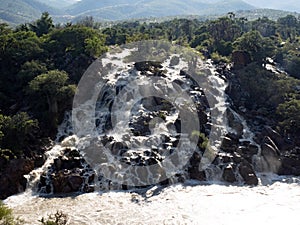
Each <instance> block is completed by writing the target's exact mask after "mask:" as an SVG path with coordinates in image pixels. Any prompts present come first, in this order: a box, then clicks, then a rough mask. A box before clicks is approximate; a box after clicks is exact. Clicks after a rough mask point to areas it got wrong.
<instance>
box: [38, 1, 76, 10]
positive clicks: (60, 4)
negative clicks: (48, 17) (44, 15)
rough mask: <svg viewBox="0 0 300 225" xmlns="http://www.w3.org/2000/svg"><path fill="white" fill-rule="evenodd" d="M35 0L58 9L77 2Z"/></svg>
mask: <svg viewBox="0 0 300 225" xmlns="http://www.w3.org/2000/svg"><path fill="white" fill-rule="evenodd" d="M37 1H39V2H42V3H44V4H46V5H49V6H51V7H53V8H58V9H62V8H66V7H68V6H71V5H73V4H74V3H76V2H78V1H77V0H37Z"/></svg>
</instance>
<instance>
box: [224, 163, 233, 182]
mask: <svg viewBox="0 0 300 225" xmlns="http://www.w3.org/2000/svg"><path fill="white" fill-rule="evenodd" d="M222 178H223V180H224V181H226V182H229V183H234V182H236V178H235V174H234V170H233V167H232V165H227V166H226V167H225V168H224V170H223V174H222Z"/></svg>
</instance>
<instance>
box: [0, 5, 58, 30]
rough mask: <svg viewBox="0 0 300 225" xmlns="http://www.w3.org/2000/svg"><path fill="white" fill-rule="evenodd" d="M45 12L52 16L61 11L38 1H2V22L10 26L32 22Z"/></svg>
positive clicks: (0, 13)
mask: <svg viewBox="0 0 300 225" xmlns="http://www.w3.org/2000/svg"><path fill="white" fill-rule="evenodd" d="M45 11H47V12H49V13H50V14H57V13H59V10H56V9H54V8H52V7H50V6H48V5H46V4H43V3H41V2H39V1H36V0H14V1H11V0H0V21H2V22H8V23H10V24H20V23H24V22H30V21H32V20H35V19H36V18H38V17H40V15H41V14H42V12H45Z"/></svg>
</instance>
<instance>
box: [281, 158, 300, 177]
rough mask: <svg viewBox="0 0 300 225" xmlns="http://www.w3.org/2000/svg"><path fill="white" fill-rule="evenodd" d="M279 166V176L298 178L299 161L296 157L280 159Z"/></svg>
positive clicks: (299, 172) (299, 171) (299, 173)
mask: <svg viewBox="0 0 300 225" xmlns="http://www.w3.org/2000/svg"><path fill="white" fill-rule="evenodd" d="M280 162H281V165H280V168H279V170H278V174H279V175H294V176H300V159H299V158H298V157H296V156H292V155H290V156H285V157H282V158H281V160H280Z"/></svg>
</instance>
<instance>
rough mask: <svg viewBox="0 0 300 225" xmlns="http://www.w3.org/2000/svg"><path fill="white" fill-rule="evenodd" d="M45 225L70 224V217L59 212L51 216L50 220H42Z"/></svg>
mask: <svg viewBox="0 0 300 225" xmlns="http://www.w3.org/2000/svg"><path fill="white" fill-rule="evenodd" d="M39 222H41V223H42V224H43V225H66V224H67V223H68V216H67V215H66V214H64V213H63V212H60V211H57V212H56V213H55V214H51V215H49V216H48V218H46V219H45V218H44V217H43V218H42V219H41V220H39Z"/></svg>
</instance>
